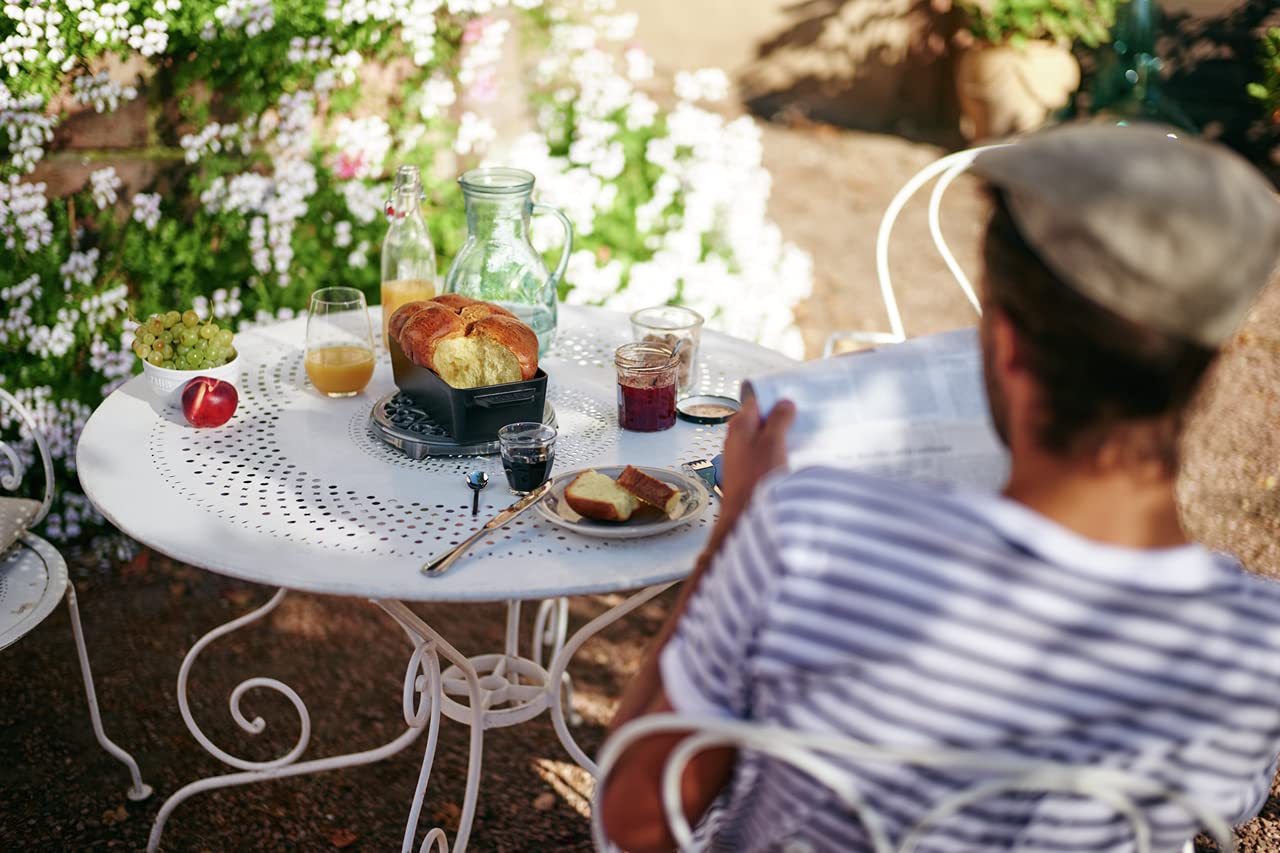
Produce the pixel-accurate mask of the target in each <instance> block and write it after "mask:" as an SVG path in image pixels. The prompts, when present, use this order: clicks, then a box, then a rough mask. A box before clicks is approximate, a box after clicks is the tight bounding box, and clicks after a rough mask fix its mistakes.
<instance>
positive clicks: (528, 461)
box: [498, 423, 556, 495]
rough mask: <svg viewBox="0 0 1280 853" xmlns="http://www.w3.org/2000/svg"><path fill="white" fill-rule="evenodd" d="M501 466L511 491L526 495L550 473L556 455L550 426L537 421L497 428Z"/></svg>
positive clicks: (554, 436)
mask: <svg viewBox="0 0 1280 853" xmlns="http://www.w3.org/2000/svg"><path fill="white" fill-rule="evenodd" d="M498 445H499V450H500V452H501V453H502V467H503V469H504V470H505V471H506V472H507V484H508V485H509V486H511V493H512V494H515V495H527V494H529V492H532V491H533V490H534V489H536V488H538V486H541V485H542V484H543V483H545V482H546V481H547V477H549V476H550V475H551V465H552V463H553V462H555V459H556V431H555V428H554V427H549V426H547V425H546V424H537V423H517V424H507V425H506V426H504V427H503V428H502V429H500V430H498Z"/></svg>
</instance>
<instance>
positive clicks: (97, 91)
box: [72, 71, 138, 113]
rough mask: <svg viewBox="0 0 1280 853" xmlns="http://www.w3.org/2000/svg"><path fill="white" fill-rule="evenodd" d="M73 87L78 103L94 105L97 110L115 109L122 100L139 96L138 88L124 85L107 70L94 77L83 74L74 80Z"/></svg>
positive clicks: (130, 99)
mask: <svg viewBox="0 0 1280 853" xmlns="http://www.w3.org/2000/svg"><path fill="white" fill-rule="evenodd" d="M72 89H73V90H74V97H75V101H76V103H77V104H80V105H81V106H92V107H93V108H94V110H95V111H97V112H100V113H101V112H106V111H109V110H115V109H116V107H118V106H120V102H121V101H126V102H127V101H132V100H133V99H134V98H136V97H138V90H137V89H136V88H134V87H133V86H122V85H121V84H119V83H117V82H116V81H114V80H112V79H111V75H109V74H108V73H107V72H105V71H100V72H98V73H97V74H95V75H94V76H92V77H89V76H86V75H81V76H79V77H77V78H75V80H73V81H72Z"/></svg>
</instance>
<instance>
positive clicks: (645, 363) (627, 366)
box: [613, 343, 679, 373]
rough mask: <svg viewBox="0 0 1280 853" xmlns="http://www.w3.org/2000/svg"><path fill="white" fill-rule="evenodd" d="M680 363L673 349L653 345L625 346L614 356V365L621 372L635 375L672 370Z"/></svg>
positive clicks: (637, 344)
mask: <svg viewBox="0 0 1280 853" xmlns="http://www.w3.org/2000/svg"><path fill="white" fill-rule="evenodd" d="M678 362H679V360H678V359H677V358H676V357H675V355H674V353H673V352H672V349H671V347H665V346H659V345H657V344H651V343H632V344H623V345H622V346H620V347H618V349H617V350H616V351H615V352H614V354H613V363H614V364H615V365H617V367H618V369H619V370H626V371H630V372H633V373H657V372H659V371H663V370H671V369H672V368H674V367H675V366H676V364H677V363H678Z"/></svg>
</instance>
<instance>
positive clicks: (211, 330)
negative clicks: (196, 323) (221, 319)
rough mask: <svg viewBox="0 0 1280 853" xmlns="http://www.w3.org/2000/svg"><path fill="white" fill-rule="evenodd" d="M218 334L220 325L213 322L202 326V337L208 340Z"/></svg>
mask: <svg viewBox="0 0 1280 853" xmlns="http://www.w3.org/2000/svg"><path fill="white" fill-rule="evenodd" d="M216 334H218V327H217V326H215V325H213V324H212V323H206V324H205V325H203V326H201V327H200V337H202V338H204V339H205V340H206V341H207V340H211V339H212V338H213V336H214V335H216Z"/></svg>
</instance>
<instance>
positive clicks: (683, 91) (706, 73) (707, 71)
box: [676, 68, 729, 101]
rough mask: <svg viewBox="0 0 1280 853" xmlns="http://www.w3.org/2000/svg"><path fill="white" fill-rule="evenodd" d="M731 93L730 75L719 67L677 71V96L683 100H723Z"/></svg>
mask: <svg viewBox="0 0 1280 853" xmlns="http://www.w3.org/2000/svg"><path fill="white" fill-rule="evenodd" d="M728 95H729V76H728V75H727V74H725V73H724V72H723V71H721V70H720V69H719V68H701V69H699V70H697V71H680V72H677V73H676V96H677V97H678V98H680V99H681V100H683V101H722V100H724V99H725V98H726V97H728Z"/></svg>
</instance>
